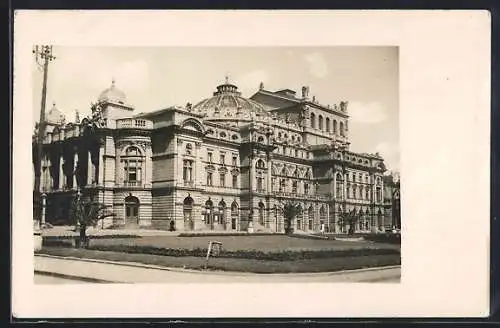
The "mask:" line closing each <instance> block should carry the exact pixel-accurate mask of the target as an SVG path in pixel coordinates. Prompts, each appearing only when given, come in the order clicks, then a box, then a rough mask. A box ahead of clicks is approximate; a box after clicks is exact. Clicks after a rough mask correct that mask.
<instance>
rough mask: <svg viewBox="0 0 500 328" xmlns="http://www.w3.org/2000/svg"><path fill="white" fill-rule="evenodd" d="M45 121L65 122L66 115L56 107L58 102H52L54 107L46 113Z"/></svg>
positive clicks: (53, 122) (52, 122)
mask: <svg viewBox="0 0 500 328" xmlns="http://www.w3.org/2000/svg"><path fill="white" fill-rule="evenodd" d="M45 121H46V122H47V123H51V124H64V122H65V121H66V117H65V116H64V114H63V113H61V112H60V111H59V109H57V107H56V103H53V104H52V108H51V109H50V110H49V112H48V113H47V114H46V115H45Z"/></svg>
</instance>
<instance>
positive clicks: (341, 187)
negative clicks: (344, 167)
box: [335, 173, 344, 198]
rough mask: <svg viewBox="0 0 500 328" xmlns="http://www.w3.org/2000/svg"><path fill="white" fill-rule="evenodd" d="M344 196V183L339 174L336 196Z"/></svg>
mask: <svg viewBox="0 0 500 328" xmlns="http://www.w3.org/2000/svg"><path fill="white" fill-rule="evenodd" d="M343 194H344V182H343V179H342V174H340V173H337V176H336V178H335V196H337V198H342V197H343Z"/></svg>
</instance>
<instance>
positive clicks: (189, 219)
mask: <svg viewBox="0 0 500 328" xmlns="http://www.w3.org/2000/svg"><path fill="white" fill-rule="evenodd" d="M193 204H194V201H193V199H192V198H191V197H190V196H188V197H186V198H184V203H183V207H182V209H183V214H184V229H185V230H193V229H194V221H193Z"/></svg>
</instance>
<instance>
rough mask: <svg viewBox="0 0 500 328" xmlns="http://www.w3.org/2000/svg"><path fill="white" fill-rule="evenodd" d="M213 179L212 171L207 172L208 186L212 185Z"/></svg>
mask: <svg viewBox="0 0 500 328" xmlns="http://www.w3.org/2000/svg"><path fill="white" fill-rule="evenodd" d="M212 185H213V181H212V172H207V186H212Z"/></svg>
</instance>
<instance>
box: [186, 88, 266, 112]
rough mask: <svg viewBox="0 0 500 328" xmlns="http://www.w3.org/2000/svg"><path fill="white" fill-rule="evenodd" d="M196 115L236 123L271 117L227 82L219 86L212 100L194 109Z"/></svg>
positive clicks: (195, 106)
mask: <svg viewBox="0 0 500 328" xmlns="http://www.w3.org/2000/svg"><path fill="white" fill-rule="evenodd" d="M192 111H193V112H195V113H200V114H205V118H206V119H209V120H221V121H235V120H248V119H252V118H258V117H268V118H270V117H271V114H270V113H269V112H268V111H267V108H266V107H265V106H264V105H262V104H260V103H258V102H256V101H253V100H250V99H247V98H243V97H242V96H241V92H239V91H238V87H237V86H235V85H234V84H230V83H228V82H227V81H226V83H225V84H221V85H219V86H217V91H215V92H214V94H213V96H212V97H211V98H207V99H204V100H202V101H200V102H199V103H197V104H196V105H194V106H193V107H192Z"/></svg>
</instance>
